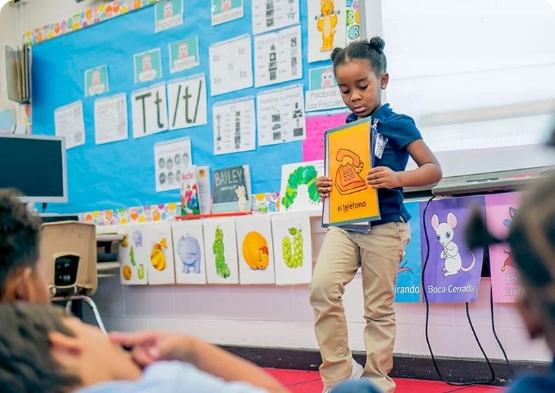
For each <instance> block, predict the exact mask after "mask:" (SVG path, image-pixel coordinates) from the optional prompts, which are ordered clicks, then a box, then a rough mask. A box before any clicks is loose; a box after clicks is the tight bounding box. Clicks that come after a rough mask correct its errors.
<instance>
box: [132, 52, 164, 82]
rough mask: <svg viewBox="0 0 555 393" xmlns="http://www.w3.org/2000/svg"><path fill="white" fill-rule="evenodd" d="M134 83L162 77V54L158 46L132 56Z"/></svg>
mask: <svg viewBox="0 0 555 393" xmlns="http://www.w3.org/2000/svg"><path fill="white" fill-rule="evenodd" d="M133 61H134V65H135V69H134V71H135V83H142V82H149V81H153V80H156V79H160V78H161V77H162V56H161V54H160V48H157V49H152V50H149V51H147V52H143V53H137V54H136V55H134V56H133Z"/></svg>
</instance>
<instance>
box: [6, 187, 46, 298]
mask: <svg viewBox="0 0 555 393" xmlns="http://www.w3.org/2000/svg"><path fill="white" fill-rule="evenodd" d="M21 196H23V195H22V194H21V193H20V192H19V191H17V190H13V189H0V298H2V296H3V295H4V291H5V289H6V280H7V279H8V277H9V276H10V275H11V274H12V273H13V272H15V271H16V270H18V269H21V268H25V267H32V268H34V267H35V265H36V263H37V261H38V259H39V234H40V225H41V219H40V217H38V216H35V215H33V214H32V213H31V212H30V211H29V210H28V209H27V206H26V205H25V203H23V202H22V201H21V200H20V199H19V198H20V197H21Z"/></svg>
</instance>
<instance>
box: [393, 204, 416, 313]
mask: <svg viewBox="0 0 555 393" xmlns="http://www.w3.org/2000/svg"><path fill="white" fill-rule="evenodd" d="M405 206H406V208H407V210H408V212H409V214H410V215H411V219H410V221H409V225H410V241H409V243H408V244H407V247H406V248H405V254H404V256H403V260H402V261H401V263H400V264H399V269H398V270H397V283H396V284H395V302H397V303H417V302H419V301H420V284H421V273H422V247H421V244H422V243H421V242H420V221H421V216H420V202H407V203H405Z"/></svg>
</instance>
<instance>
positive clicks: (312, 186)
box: [279, 160, 324, 211]
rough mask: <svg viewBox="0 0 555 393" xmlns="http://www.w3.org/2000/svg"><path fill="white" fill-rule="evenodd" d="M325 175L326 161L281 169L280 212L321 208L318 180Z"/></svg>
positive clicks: (303, 163) (296, 164) (287, 165)
mask: <svg viewBox="0 0 555 393" xmlns="http://www.w3.org/2000/svg"><path fill="white" fill-rule="evenodd" d="M323 175H324V161H323V160H316V161H310V162H298V163H293V164H285V165H283V166H282V167H281V189H280V193H279V195H280V198H281V201H280V211H293V210H295V211H306V210H316V209H319V208H321V206H322V205H321V200H320V194H318V190H317V189H316V179H317V178H318V176H323Z"/></svg>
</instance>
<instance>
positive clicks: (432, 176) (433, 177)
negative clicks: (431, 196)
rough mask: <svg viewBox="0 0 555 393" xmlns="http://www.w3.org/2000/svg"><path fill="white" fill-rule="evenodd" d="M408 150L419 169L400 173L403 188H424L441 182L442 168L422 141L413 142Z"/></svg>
mask: <svg viewBox="0 0 555 393" xmlns="http://www.w3.org/2000/svg"><path fill="white" fill-rule="evenodd" d="M406 149H407V151H408V152H409V154H410V156H411V157H412V159H413V160H414V162H415V163H416V165H418V168H417V169H414V170H412V171H405V172H400V173H399V183H400V184H401V187H423V186H428V185H433V184H436V183H437V182H439V181H440V180H441V177H442V176H443V173H442V171H441V166H440V165H439V162H438V160H437V158H436V156H435V155H434V153H432V151H431V150H430V148H429V147H428V145H426V143H425V142H424V141H423V140H422V139H418V140H416V141H414V142H412V143H411V144H409V145H408V146H407V148H406Z"/></svg>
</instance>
